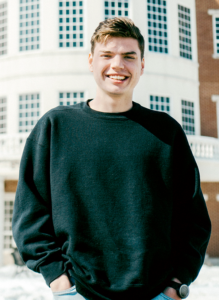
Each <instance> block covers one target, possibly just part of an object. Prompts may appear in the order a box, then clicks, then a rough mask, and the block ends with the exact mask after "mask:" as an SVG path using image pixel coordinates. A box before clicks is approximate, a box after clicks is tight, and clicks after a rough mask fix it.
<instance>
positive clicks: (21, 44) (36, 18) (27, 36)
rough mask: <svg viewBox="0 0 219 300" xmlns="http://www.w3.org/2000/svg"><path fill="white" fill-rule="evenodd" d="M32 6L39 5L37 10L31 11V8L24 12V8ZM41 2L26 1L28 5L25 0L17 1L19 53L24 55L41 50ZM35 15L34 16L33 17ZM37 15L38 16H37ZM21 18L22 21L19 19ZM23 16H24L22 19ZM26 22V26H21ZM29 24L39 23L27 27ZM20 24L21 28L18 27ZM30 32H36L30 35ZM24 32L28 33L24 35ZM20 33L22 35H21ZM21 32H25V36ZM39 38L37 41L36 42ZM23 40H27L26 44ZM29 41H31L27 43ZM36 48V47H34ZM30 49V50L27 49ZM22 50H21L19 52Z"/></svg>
mask: <svg viewBox="0 0 219 300" xmlns="http://www.w3.org/2000/svg"><path fill="white" fill-rule="evenodd" d="M33 5H39V8H34V9H33V10H32V8H31V9H30V10H29V9H28V10H26V9H25V8H26V6H28V8H29V7H32V6H33ZM41 5H42V4H41V1H40V0H34V1H33V2H32V1H30V0H29V1H28V3H26V1H25V0H22V3H21V0H19V53H23V52H24V53H26V52H27V51H39V50H40V48H41V38H40V37H41V19H40V18H41ZM21 8H22V11H21ZM32 14H34V17H32ZM35 14H36V16H35ZM37 14H39V16H38V15H37ZM26 15H28V17H27V18H26ZM21 16H22V19H21ZM23 16H25V17H24V18H23ZM26 22H28V26H26V25H25V26H23V24H25V23H26ZM31 22H37V23H38V22H39V24H35V25H29V23H31ZM21 23H22V27H20V24H21ZM38 29H39V32H37V30H38ZM32 30H34V31H35V30H36V32H34V33H32V32H31V31H32ZM25 31H28V33H26V32H25ZM21 32H22V34H21ZM23 32H25V34H23ZM38 37H39V40H37V39H38ZM25 39H28V42H26V41H23V40H25ZM32 39H34V41H32ZM20 40H22V42H20ZM29 40H31V41H29ZM33 45H34V48H32V46H33ZM35 46H36V47H35ZM23 47H25V49H23ZM26 47H28V49H26ZM29 47H30V49H29ZM21 48H22V50H21Z"/></svg>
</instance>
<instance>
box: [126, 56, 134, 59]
mask: <svg viewBox="0 0 219 300" xmlns="http://www.w3.org/2000/svg"><path fill="white" fill-rule="evenodd" d="M125 58H128V59H135V57H133V56H125Z"/></svg>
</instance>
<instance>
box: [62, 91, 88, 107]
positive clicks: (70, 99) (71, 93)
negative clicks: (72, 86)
mask: <svg viewBox="0 0 219 300" xmlns="http://www.w3.org/2000/svg"><path fill="white" fill-rule="evenodd" d="M61 93H63V94H65V95H67V93H70V98H67V97H63V98H60V94H61ZM74 93H77V94H80V93H84V97H80V96H79V97H77V98H74V97H71V96H72V95H73V94H74ZM86 94H87V93H86V91H84V90H74V91H73V90H65V91H59V92H58V105H62V106H68V105H75V104H77V103H80V102H85V101H86V99H87V98H86V96H87V95H86ZM61 99H64V100H63V102H67V101H66V99H69V102H70V104H60V102H61V101H60V100H61ZM73 99H83V100H82V101H77V103H73Z"/></svg>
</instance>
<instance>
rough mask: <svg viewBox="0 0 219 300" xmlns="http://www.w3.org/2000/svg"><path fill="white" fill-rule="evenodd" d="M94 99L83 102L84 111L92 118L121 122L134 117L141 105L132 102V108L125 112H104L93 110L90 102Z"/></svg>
mask: <svg viewBox="0 0 219 300" xmlns="http://www.w3.org/2000/svg"><path fill="white" fill-rule="evenodd" d="M92 100H93V99H88V100H87V101H85V102H83V110H84V111H85V112H86V113H88V114H89V115H90V116H91V117H94V118H101V119H107V120H119V121H125V120H129V117H130V116H131V115H133V114H134V113H135V112H136V111H137V110H138V109H139V108H140V104H139V103H137V102H134V101H132V107H131V108H130V109H129V110H127V111H124V112H112V113H110V112H102V111H98V110H94V109H92V108H91V107H90V106H89V104H88V102H90V101H92Z"/></svg>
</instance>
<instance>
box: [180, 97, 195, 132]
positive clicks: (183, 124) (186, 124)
mask: <svg viewBox="0 0 219 300" xmlns="http://www.w3.org/2000/svg"><path fill="white" fill-rule="evenodd" d="M183 101H184V102H187V103H188V102H189V103H192V104H193V106H192V108H190V107H189V106H186V105H185V104H183ZM183 108H186V109H189V110H191V111H193V115H191V116H190V115H189V114H185V113H183ZM181 114H182V127H184V126H191V127H193V128H194V132H193V131H189V129H188V130H186V129H184V128H183V130H184V131H185V133H186V135H196V126H195V124H196V122H195V121H196V120H195V102H194V101H190V100H185V99H181ZM183 117H187V118H189V117H190V118H191V119H193V120H194V123H189V122H185V121H183Z"/></svg>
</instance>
